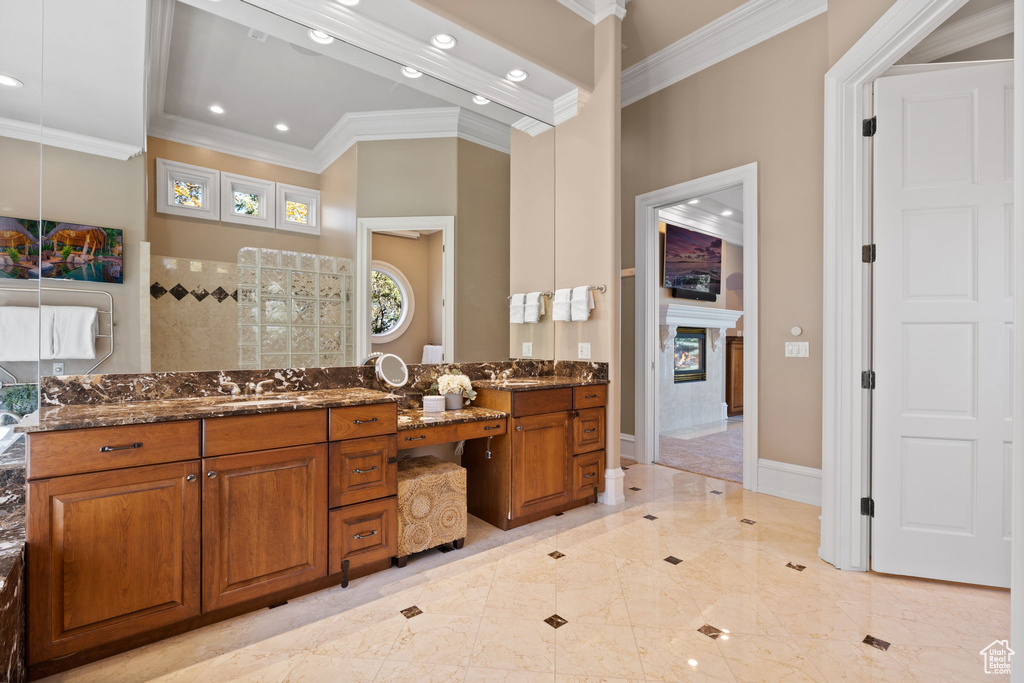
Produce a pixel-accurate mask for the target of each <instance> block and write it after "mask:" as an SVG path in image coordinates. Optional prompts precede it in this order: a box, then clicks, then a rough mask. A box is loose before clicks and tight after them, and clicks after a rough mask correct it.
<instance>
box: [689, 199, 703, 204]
mask: <svg viewBox="0 0 1024 683" xmlns="http://www.w3.org/2000/svg"><path fill="white" fill-rule="evenodd" d="M686 203H687V204H700V200H699V199H691V200H690V201H688V202H686Z"/></svg>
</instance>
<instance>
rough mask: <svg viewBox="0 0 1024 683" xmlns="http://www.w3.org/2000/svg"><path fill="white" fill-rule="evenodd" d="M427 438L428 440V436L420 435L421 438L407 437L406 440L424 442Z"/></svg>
mask: <svg viewBox="0 0 1024 683" xmlns="http://www.w3.org/2000/svg"><path fill="white" fill-rule="evenodd" d="M425 438H427V435H426V434H420V435H419V436H407V437H405V440H406V441H422V440H423V439H425Z"/></svg>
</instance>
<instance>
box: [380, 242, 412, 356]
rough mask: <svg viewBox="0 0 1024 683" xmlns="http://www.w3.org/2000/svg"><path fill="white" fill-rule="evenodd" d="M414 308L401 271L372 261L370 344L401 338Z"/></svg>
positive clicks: (410, 288) (381, 262)
mask: <svg viewBox="0 0 1024 683" xmlns="http://www.w3.org/2000/svg"><path fill="white" fill-rule="evenodd" d="M415 306H416V301H415V297H414V296H413V293H412V287H411V286H410V285H409V280H408V279H406V277H405V275H403V274H402V271H400V270H398V269H397V268H395V267H394V266H393V265H391V264H389V263H384V262H383V261H374V262H373V263H372V268H371V270H370V335H371V337H372V339H373V341H374V343H377V344H382V343H387V342H389V341H394V340H395V339H398V338H399V337H400V336H402V333H404V332H405V330H406V329H408V327H409V323H411V322H412V316H413V310H414V308H415Z"/></svg>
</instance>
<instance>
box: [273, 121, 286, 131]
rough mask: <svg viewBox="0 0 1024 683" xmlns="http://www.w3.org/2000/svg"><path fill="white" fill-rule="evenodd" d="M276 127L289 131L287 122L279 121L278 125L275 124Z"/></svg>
mask: <svg viewBox="0 0 1024 683" xmlns="http://www.w3.org/2000/svg"><path fill="white" fill-rule="evenodd" d="M274 128H277V129H278V130H279V131H281V132H282V133H287V132H288V124H287V123H279V124H277V125H276V126H274Z"/></svg>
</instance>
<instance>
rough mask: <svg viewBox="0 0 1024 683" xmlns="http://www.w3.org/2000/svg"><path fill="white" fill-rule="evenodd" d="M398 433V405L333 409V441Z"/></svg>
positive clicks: (383, 404)
mask: <svg viewBox="0 0 1024 683" xmlns="http://www.w3.org/2000/svg"><path fill="white" fill-rule="evenodd" d="M397 431H398V404H397V403H376V404H373V405H368V406H352V407H350V408H331V441H341V440H342V439H361V438H363V437H365V436H381V435H382V434H394V433H395V432H397Z"/></svg>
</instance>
